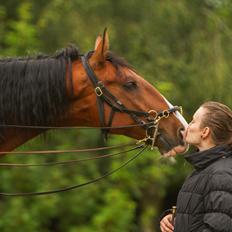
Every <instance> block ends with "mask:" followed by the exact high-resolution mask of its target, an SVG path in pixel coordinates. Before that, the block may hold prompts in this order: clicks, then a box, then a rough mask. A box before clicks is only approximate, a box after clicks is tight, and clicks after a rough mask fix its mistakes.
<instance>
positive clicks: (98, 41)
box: [94, 35, 102, 50]
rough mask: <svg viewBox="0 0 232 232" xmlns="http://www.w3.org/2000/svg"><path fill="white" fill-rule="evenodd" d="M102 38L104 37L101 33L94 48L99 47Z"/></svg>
mask: <svg viewBox="0 0 232 232" xmlns="http://www.w3.org/2000/svg"><path fill="white" fill-rule="evenodd" d="M101 40H102V37H101V35H99V36H98V37H97V38H96V41H95V47H94V50H96V49H97V47H98V45H99V44H100V42H101Z"/></svg>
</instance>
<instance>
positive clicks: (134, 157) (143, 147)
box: [0, 145, 147, 197]
mask: <svg viewBox="0 0 232 232" xmlns="http://www.w3.org/2000/svg"><path fill="white" fill-rule="evenodd" d="M141 147H142V149H141V150H139V151H138V152H137V153H136V154H135V155H134V156H132V157H131V158H130V159H129V160H127V161H126V162H125V163H123V164H122V165H121V166H119V167H118V168H115V169H113V170H111V171H109V172H107V173H105V174H104V175H102V176H100V177H97V178H95V179H93V180H90V181H87V182H85V183H81V184H76V185H73V186H69V187H64V188H60V189H55V190H48V191H41V192H14V193H7V192H0V196H8V197H12V196H15V197H17V196H18V197H19V196H41V195H49V194H53V193H61V192H66V191H70V190H73V189H77V188H80V187H83V186H86V185H89V184H92V183H96V182H98V181H100V180H102V179H104V178H106V177H108V176H111V175H112V174H114V173H115V172H117V171H119V170H120V169H122V168H123V167H125V166H126V165H128V164H129V163H131V162H132V161H133V160H135V159H136V158H137V157H138V156H140V155H141V154H142V153H143V151H144V150H145V149H146V148H147V146H145V145H141Z"/></svg>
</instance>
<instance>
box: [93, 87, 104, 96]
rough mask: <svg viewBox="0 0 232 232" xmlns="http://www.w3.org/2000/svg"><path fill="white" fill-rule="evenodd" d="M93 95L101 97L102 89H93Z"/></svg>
mask: <svg viewBox="0 0 232 232" xmlns="http://www.w3.org/2000/svg"><path fill="white" fill-rule="evenodd" d="M95 93H96V95H97V96H98V97H101V96H102V95H103V92H102V89H101V88H100V87H99V86H98V87H96V88H95Z"/></svg>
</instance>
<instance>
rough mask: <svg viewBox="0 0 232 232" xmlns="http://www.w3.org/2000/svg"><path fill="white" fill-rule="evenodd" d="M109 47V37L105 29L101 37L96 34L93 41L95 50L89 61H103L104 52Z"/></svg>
mask: <svg viewBox="0 0 232 232" xmlns="http://www.w3.org/2000/svg"><path fill="white" fill-rule="evenodd" d="M108 49H109V38H108V33H107V31H106V29H105V30H104V33H103V38H102V37H101V36H98V37H97V39H96V42H95V50H94V53H93V55H92V59H91V62H93V63H103V62H104V61H105V57H106V52H107V51H108Z"/></svg>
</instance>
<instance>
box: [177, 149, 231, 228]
mask: <svg viewBox="0 0 232 232" xmlns="http://www.w3.org/2000/svg"><path fill="white" fill-rule="evenodd" d="M185 158H186V160H187V161H188V162H190V163H191V164H192V165H193V166H194V168H195V171H194V172H193V173H192V174H191V175H190V176H189V177H188V178H187V179H186V181H185V182H184V184H183V186H182V188H181V190H180V192H179V195H178V198H177V212H176V219H175V230H174V231H175V232H219V231H220V232H232V147H230V146H228V145H224V146H216V147H214V148H211V149H209V150H206V151H202V152H196V153H192V154H188V155H186V156H185Z"/></svg>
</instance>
